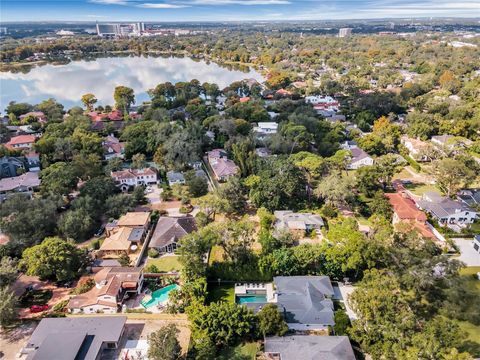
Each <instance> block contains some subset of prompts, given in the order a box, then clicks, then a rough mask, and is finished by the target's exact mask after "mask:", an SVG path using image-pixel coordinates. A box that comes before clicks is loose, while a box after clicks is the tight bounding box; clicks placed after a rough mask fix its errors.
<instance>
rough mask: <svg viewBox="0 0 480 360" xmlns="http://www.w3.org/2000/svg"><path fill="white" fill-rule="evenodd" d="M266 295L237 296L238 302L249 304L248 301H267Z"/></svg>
mask: <svg viewBox="0 0 480 360" xmlns="http://www.w3.org/2000/svg"><path fill="white" fill-rule="evenodd" d="M266 302H267V296H266V295H245V296H237V304H240V305H242V304H248V303H266Z"/></svg>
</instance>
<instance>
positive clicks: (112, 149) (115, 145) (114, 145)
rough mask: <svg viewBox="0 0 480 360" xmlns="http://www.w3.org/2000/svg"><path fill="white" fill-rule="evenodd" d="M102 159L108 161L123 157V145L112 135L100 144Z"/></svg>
mask: <svg viewBox="0 0 480 360" xmlns="http://www.w3.org/2000/svg"><path fill="white" fill-rule="evenodd" d="M102 147H103V159H104V160H106V161H108V160H110V159H113V158H119V159H123V158H124V157H125V143H122V142H120V140H119V139H117V138H116V137H115V136H114V135H109V136H107V137H106V139H105V140H104V141H103V142H102Z"/></svg>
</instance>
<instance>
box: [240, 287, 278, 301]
mask: <svg viewBox="0 0 480 360" xmlns="http://www.w3.org/2000/svg"><path fill="white" fill-rule="evenodd" d="M237 295H239V296H242V295H266V298H267V302H277V293H276V292H275V290H274V289H273V284H272V283H237V284H235V296H237Z"/></svg>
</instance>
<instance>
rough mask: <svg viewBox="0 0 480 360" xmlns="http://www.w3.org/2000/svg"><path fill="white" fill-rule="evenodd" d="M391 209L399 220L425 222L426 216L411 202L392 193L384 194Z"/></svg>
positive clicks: (404, 196)
mask: <svg viewBox="0 0 480 360" xmlns="http://www.w3.org/2000/svg"><path fill="white" fill-rule="evenodd" d="M385 196H386V197H387V198H388V201H389V202H390V205H392V207H393V211H394V212H395V213H396V214H397V216H398V217H399V219H401V220H416V221H420V222H425V221H427V216H426V215H425V213H424V212H423V211H420V210H419V209H418V208H417V207H416V205H415V203H414V202H413V200H411V199H410V198H408V197H406V195H404V194H399V193H392V194H385Z"/></svg>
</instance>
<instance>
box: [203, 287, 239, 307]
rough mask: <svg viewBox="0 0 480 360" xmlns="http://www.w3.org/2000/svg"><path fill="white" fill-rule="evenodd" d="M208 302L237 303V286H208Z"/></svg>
mask: <svg viewBox="0 0 480 360" xmlns="http://www.w3.org/2000/svg"><path fill="white" fill-rule="evenodd" d="M207 301H208V302H209V303H212V302H217V301H225V302H231V303H233V302H235V285H234V284H229V285H220V286H218V285H214V284H209V285H208V298H207Z"/></svg>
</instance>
